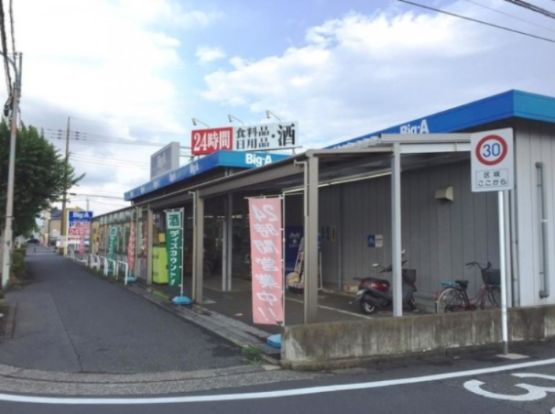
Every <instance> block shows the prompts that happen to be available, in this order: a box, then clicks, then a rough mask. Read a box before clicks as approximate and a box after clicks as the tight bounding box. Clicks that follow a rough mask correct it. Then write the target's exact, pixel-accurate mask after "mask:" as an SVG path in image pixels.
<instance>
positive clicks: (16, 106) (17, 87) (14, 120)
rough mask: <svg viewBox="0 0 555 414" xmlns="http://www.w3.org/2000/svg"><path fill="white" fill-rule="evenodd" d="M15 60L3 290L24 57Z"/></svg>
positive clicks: (10, 234)
mask: <svg viewBox="0 0 555 414" xmlns="http://www.w3.org/2000/svg"><path fill="white" fill-rule="evenodd" d="M14 59H17V60H18V61H19V62H18V63H19V69H18V67H17V66H18V65H17V63H16V62H15V61H14V60H11V59H10V58H8V61H9V62H10V63H11V64H12V66H13V68H14V71H15V81H14V87H13V96H12V113H11V126H10V160H9V165H8V192H7V194H6V218H5V223H4V245H3V246H2V247H3V250H2V289H4V288H6V286H7V285H8V280H9V279H10V268H11V253H12V241H13V240H12V239H13V231H12V222H13V192H14V180H15V140H16V136H17V115H18V113H19V97H20V95H21V64H22V55H21V53H16V54H15V55H14Z"/></svg>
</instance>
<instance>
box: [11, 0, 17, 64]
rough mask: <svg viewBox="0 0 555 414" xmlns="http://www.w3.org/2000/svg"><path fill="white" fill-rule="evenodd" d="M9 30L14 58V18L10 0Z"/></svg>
mask: <svg viewBox="0 0 555 414" xmlns="http://www.w3.org/2000/svg"><path fill="white" fill-rule="evenodd" d="M10 29H11V33H12V52H13V55H14V56H15V53H16V51H17V49H16V48H15V27H14V18H13V0H10Z"/></svg>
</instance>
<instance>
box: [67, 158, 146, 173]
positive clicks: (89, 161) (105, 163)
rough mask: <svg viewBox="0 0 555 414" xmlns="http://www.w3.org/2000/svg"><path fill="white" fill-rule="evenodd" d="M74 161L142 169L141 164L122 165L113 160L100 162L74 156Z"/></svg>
mask: <svg viewBox="0 0 555 414" xmlns="http://www.w3.org/2000/svg"><path fill="white" fill-rule="evenodd" d="M74 159H75V161H78V162H80V163H85V164H96V165H107V166H110V167H118V168H124V169H125V168H127V169H141V170H142V169H144V168H143V167H142V166H140V165H123V164H118V163H113V162H102V161H94V160H86V159H80V158H78V157H77V158H74Z"/></svg>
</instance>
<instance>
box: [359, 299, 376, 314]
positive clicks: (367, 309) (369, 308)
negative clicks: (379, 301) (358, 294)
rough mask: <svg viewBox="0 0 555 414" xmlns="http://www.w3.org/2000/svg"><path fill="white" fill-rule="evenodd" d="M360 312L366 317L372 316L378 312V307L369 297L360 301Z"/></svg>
mask: <svg viewBox="0 0 555 414" xmlns="http://www.w3.org/2000/svg"><path fill="white" fill-rule="evenodd" d="M360 310H361V312H362V313H365V314H366V315H371V314H373V313H375V312H376V311H377V310H378V307H377V306H376V303H375V302H374V301H373V300H372V299H370V298H369V297H368V296H364V297H362V299H361V300H360Z"/></svg>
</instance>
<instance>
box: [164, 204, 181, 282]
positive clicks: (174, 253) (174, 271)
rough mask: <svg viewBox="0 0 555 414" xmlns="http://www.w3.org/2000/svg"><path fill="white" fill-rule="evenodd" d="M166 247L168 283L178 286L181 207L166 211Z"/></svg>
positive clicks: (179, 276)
mask: <svg viewBox="0 0 555 414" xmlns="http://www.w3.org/2000/svg"><path fill="white" fill-rule="evenodd" d="M166 249H167V251H168V283H169V285H170V286H179V285H180V284H181V274H182V256H183V209H180V210H168V211H166Z"/></svg>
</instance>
